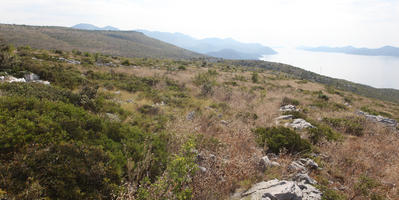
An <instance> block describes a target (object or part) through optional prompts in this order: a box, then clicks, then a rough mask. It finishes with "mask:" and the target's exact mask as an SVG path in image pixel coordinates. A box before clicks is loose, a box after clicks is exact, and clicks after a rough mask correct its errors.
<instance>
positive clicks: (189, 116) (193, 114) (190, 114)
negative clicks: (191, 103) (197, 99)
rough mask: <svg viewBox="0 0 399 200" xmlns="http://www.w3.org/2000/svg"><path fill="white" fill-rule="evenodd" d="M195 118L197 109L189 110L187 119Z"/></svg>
mask: <svg viewBox="0 0 399 200" xmlns="http://www.w3.org/2000/svg"><path fill="white" fill-rule="evenodd" d="M194 118H195V111H191V112H189V113H188V114H187V116H186V119H187V120H190V121H192V120H194Z"/></svg>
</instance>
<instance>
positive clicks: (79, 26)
mask: <svg viewBox="0 0 399 200" xmlns="http://www.w3.org/2000/svg"><path fill="white" fill-rule="evenodd" d="M72 28H76V29H83V30H97V31H119V29H118V28H115V27H112V26H105V27H102V28H101V27H97V26H94V25H92V24H76V25H75V26H72Z"/></svg>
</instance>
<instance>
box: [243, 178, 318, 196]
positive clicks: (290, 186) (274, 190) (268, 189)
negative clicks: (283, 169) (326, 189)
mask: <svg viewBox="0 0 399 200" xmlns="http://www.w3.org/2000/svg"><path fill="white" fill-rule="evenodd" d="M321 196H322V193H321V192H320V191H319V190H318V189H317V188H315V187H313V186H312V185H310V184H306V183H303V182H296V181H285V180H282V181H280V180H278V179H273V180H270V181H267V182H266V181H263V182H260V183H257V184H255V185H254V186H252V187H251V188H250V189H249V190H247V191H246V192H244V193H242V194H241V199H242V200H244V199H251V200H321Z"/></svg>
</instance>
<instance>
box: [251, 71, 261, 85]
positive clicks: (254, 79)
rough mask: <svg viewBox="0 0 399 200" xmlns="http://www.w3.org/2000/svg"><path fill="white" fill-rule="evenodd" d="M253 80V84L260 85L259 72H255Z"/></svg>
mask: <svg viewBox="0 0 399 200" xmlns="http://www.w3.org/2000/svg"><path fill="white" fill-rule="evenodd" d="M251 80H252V82H253V83H258V81H259V74H258V73H257V72H253V73H252V76H251Z"/></svg>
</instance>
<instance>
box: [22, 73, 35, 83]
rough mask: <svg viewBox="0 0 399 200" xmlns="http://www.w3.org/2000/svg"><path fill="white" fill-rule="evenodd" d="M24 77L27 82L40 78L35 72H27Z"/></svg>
mask: <svg viewBox="0 0 399 200" xmlns="http://www.w3.org/2000/svg"><path fill="white" fill-rule="evenodd" d="M24 78H25V80H26V81H27V82H31V81H37V80H39V76H38V75H36V74H34V73H29V74H25V76H24Z"/></svg>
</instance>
